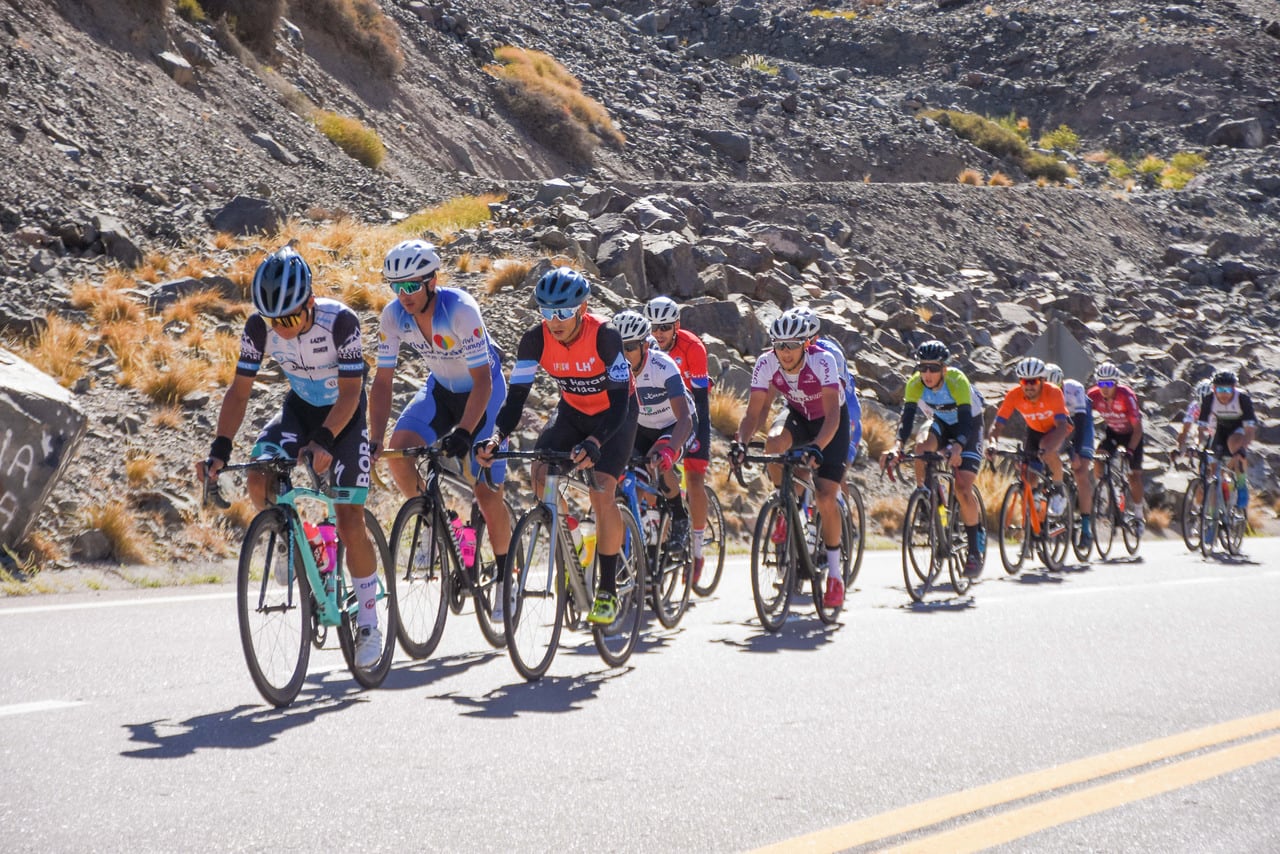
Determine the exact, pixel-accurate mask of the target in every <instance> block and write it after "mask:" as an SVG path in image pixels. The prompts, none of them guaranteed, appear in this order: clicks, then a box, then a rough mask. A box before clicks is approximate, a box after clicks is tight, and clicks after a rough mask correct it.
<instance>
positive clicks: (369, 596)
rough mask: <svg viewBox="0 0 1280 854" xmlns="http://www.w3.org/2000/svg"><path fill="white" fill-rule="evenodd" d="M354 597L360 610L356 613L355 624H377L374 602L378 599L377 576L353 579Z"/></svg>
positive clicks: (361, 625)
mask: <svg viewBox="0 0 1280 854" xmlns="http://www.w3.org/2000/svg"><path fill="white" fill-rule="evenodd" d="M355 584H356V599H357V600H358V601H359V602H360V612H359V613H358V614H356V625H357V626H359V627H360V628H362V629H363V628H364V627H365V626H369V627H370V628H372V627H374V626H376V625H378V609H377V608H375V607H374V603H375V602H377V600H378V576H377V575H370V576H369V577H368V578H357V579H355Z"/></svg>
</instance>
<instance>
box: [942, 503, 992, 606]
mask: <svg viewBox="0 0 1280 854" xmlns="http://www.w3.org/2000/svg"><path fill="white" fill-rule="evenodd" d="M974 495H976V496H977V498H978V519H979V524H982V523H981V520H982V519H983V518H984V517H985V513H986V511H985V509H984V508H983V506H982V496H981V495H978V491H977V490H976V489H975V490H974ZM947 518H948V519H950V521H951V524H949V525H948V526H947V536H948V537H950V538H951V548H950V550H949V551H950V553H951V557H950V559H949V560H948V561H947V571H948V573H949V574H950V575H951V586H952V588H954V589H955V591H956V595H958V596H963V595H964V594H966V593H968V592H969V588H970V587H972V586H973V582H974V579H972V578H970V577H969V576H967V575H965V574H964V566H965V562H966V561H967V560H968V559H969V536H968V535H967V534H966V533H965V530H964V519H962V518H961V516H960V501H959V499H957V498H956V497H955V496H954V495H952V496H951V511H950V513H949V514H948V515H947Z"/></svg>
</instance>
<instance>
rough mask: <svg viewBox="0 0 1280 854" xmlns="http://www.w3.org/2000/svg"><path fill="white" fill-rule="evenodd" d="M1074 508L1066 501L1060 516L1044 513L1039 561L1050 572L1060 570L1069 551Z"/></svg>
mask: <svg viewBox="0 0 1280 854" xmlns="http://www.w3.org/2000/svg"><path fill="white" fill-rule="evenodd" d="M1072 510H1074V507H1073V506H1072V504H1071V501H1070V500H1068V501H1067V503H1066V505H1065V506H1064V509H1063V511H1062V513H1061V514H1059V515H1056V516H1055V515H1053V514H1052V513H1046V514H1045V517H1044V521H1043V522H1042V524H1043V525H1044V531H1043V532H1042V533H1043V534H1044V536H1043V537H1042V538H1041V540H1040V559H1041V560H1042V561H1044V565H1045V566H1046V567H1048V568H1049V569H1051V570H1055V571H1056V570H1059V569H1062V567H1063V565H1064V564H1065V563H1066V562H1067V552H1068V551H1070V550H1071V517H1072Z"/></svg>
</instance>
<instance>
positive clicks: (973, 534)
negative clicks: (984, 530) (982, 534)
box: [964, 525, 978, 552]
mask: <svg viewBox="0 0 1280 854" xmlns="http://www.w3.org/2000/svg"><path fill="white" fill-rule="evenodd" d="M964 535H965V537H966V538H967V539H968V541H969V551H971V552H976V551H978V526H977V525H965V526H964Z"/></svg>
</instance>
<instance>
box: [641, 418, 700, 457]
mask: <svg viewBox="0 0 1280 854" xmlns="http://www.w3.org/2000/svg"><path fill="white" fill-rule="evenodd" d="M673 426H674V425H673ZM671 430H672V427H667V428H666V429H658V428H657V427H637V428H636V442H635V452H636V453H637V454H648V453H649V451H651V450H652V449H653V446H654V445H656V444H657V443H658V440H659V439H670V438H671ZM696 441H697V440H696V439H694V438H693V437H692V436H690V437H689V440H688V441H687V442H685V443H684V447H683V448H676V451H677V452H678V453H677V456H676V460H677V461H679V460H681V459H684V457H685V455H686V454H687V453H688V449H689V446H690V445H692V444H693V443H694V442H696ZM672 447H673V448H675V445H672Z"/></svg>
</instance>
